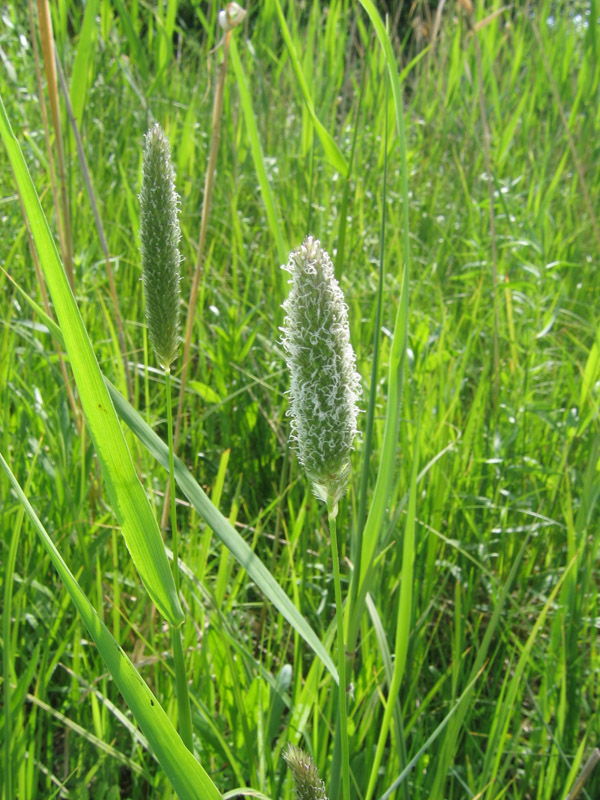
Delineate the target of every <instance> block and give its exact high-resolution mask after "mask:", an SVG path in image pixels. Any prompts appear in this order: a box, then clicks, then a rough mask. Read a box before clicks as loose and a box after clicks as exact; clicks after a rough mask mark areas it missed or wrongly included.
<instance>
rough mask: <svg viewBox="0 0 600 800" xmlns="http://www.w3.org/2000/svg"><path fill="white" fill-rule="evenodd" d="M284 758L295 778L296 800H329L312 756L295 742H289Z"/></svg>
mask: <svg viewBox="0 0 600 800" xmlns="http://www.w3.org/2000/svg"><path fill="white" fill-rule="evenodd" d="M283 757H284V759H285V760H286V762H287V765H288V767H289V768H290V772H291V773H292V777H293V779H294V789H295V794H296V800H327V794H326V791H325V784H324V783H323V781H322V780H321V779H320V778H319V773H318V771H317V767H316V765H315V762H314V761H313V760H312V758H311V757H310V756H309V755H308V753H305V752H304V750H301V749H300V748H299V747H296V746H295V745H293V744H288V746H287V748H286V750H285V753H284V754H283Z"/></svg>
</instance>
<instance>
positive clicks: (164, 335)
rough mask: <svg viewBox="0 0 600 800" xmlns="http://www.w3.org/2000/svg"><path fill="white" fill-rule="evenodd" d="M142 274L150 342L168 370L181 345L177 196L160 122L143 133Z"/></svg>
mask: <svg viewBox="0 0 600 800" xmlns="http://www.w3.org/2000/svg"><path fill="white" fill-rule="evenodd" d="M140 211H141V223H140V240H141V243H142V278H143V281H144V293H145V295H146V321H147V323H148V334H149V336H150V342H151V344H152V347H153V348H154V352H155V353H156V357H157V359H158V361H159V363H160V365H161V366H162V367H163V368H164V369H169V368H170V366H171V364H172V363H173V361H174V360H175V358H176V356H177V350H178V347H179V298H180V295H179V280H180V276H179V264H180V262H181V255H180V253H179V239H180V238H181V231H180V228H179V218H178V215H179V195H178V194H177V192H176V191H175V173H174V171H173V166H172V164H171V151H170V148H169V141H168V139H167V137H166V136H165V134H164V133H163V132H162V129H161V127H160V125H158V124H157V125H154V126H153V127H152V128H150V130H149V131H148V133H147V134H146V145H145V147H144V160H143V165H142V191H141V192H140Z"/></svg>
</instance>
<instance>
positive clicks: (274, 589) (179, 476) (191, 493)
mask: <svg viewBox="0 0 600 800" xmlns="http://www.w3.org/2000/svg"><path fill="white" fill-rule="evenodd" d="M107 385H108V387H109V389H110V393H111V396H112V399H113V402H114V404H115V408H116V409H117V413H118V414H119V416H120V417H121V419H122V420H123V421H124V422H125V423H126V424H127V425H128V426H129V428H131V430H132V431H133V433H135V435H136V436H137V437H138V438H139V440H140V441H141V442H142V444H143V445H144V446H145V447H146V448H147V449H148V450H149V451H150V453H152V455H153V456H154V457H155V458H156V460H157V461H158V462H159V463H161V464H162V465H163V466H164V467H165V468H166V467H168V464H169V450H168V447H167V445H166V444H165V443H164V442H163V441H162V440H161V439H160V437H159V436H157V434H156V433H155V432H154V431H153V430H152V428H150V427H149V426H148V425H147V424H146V422H145V421H144V420H143V419H142V417H141V416H140V415H139V414H138V412H137V411H136V410H135V409H134V408H133V406H131V405H130V404H129V403H128V402H127V400H125V398H124V397H123V395H121V394H120V392H119V391H118V390H117V389H116V388H115V387H114V386H112V385H111V384H110V383H109V382H108V381H107ZM175 480H176V481H177V483H178V485H179V488H180V489H181V491H182V492H183V493H184V494H185V496H186V497H187V499H188V500H189V501H190V503H191V504H192V505H193V506H194V508H195V509H196V511H197V512H198V513H199V514H200V516H201V517H202V518H203V519H204V521H205V522H206V523H207V524H208V525H209V526H210V527H211V528H212V530H213V531H214V533H215V535H216V536H217V537H218V538H219V539H220V540H221V541H222V542H223V544H224V545H225V547H226V548H227V549H228V550H229V552H230V553H231V555H232V556H233V557H234V558H235V559H236V560H237V561H238V563H239V564H240V565H241V566H242V567H243V568H244V569H245V570H246V572H247V573H248V575H249V576H250V577H251V578H252V580H253V581H254V583H255V584H256V586H257V587H258V588H259V589H260V591H261V592H262V593H263V594H264V595H265V597H267V598H268V599H269V600H270V601H271V602H272V603H273V605H274V606H275V608H276V609H277V610H278V611H279V613H280V614H281V615H282V616H283V617H284V618H285V619H286V620H287V621H288V622H289V623H290V625H291V626H292V627H293V628H294V630H295V631H297V632H298V634H299V635H300V636H301V637H302V638H303V639H304V641H305V642H306V643H307V644H308V646H309V647H310V648H311V650H313V652H314V653H315V654H316V655H317V656H318V657H319V658H320V659H321V661H322V662H323V664H324V665H325V666H326V667H327V669H328V670H329V672H330V673H331V675H332V676H333V678H334V679H335V681H336V682H337V680H338V673H337V669H336V668H335V665H334V663H333V661H332V660H331V657H330V655H329V653H328V652H327V650H326V649H325V648H324V647H323V645H322V644H321V642H320V640H319V638H318V637H317V635H316V634H315V632H314V631H313V629H312V628H311V627H310V625H309V624H308V622H307V621H306V620H305V619H304V617H303V616H302V614H300V612H299V611H298V609H297V608H296V606H295V605H294V604H293V603H292V601H291V600H290V599H289V597H288V596H287V595H286V594H285V592H284V591H283V589H282V588H281V586H280V585H279V584H278V583H277V581H276V580H275V578H274V577H273V576H272V575H271V573H270V572H269V570H268V569H267V568H266V567H265V565H264V564H263V563H262V561H261V560H260V558H258V556H257V555H256V554H255V553H254V552H253V551H252V550H251V549H250V547H249V546H248V545H247V544H246V542H245V541H244V540H243V539H242V537H241V536H240V535H239V534H238V533H237V531H236V530H235V529H234V528H233V527H232V525H231V524H230V523H229V521H228V520H227V519H226V518H225V517H224V516H223V514H221V512H220V511H219V509H218V508H216V506H214V505H213V503H212V502H211V501H210V499H209V497H208V496H207V495H206V494H205V493H204V492H203V491H202V489H201V488H200V486H199V485H198V484H197V483H196V481H195V480H194V478H193V477H192V475H191V473H190V472H189V471H188V469H187V468H186V466H185V464H184V463H183V462H182V461H181V460H180V459H178V458H176V459H175Z"/></svg>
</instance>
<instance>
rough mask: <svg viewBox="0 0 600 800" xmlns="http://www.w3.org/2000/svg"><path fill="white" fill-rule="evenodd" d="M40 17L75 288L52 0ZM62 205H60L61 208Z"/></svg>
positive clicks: (67, 257) (43, 1) (43, 3)
mask: <svg viewBox="0 0 600 800" xmlns="http://www.w3.org/2000/svg"><path fill="white" fill-rule="evenodd" d="M38 18H39V23H40V37H41V40H42V52H43V54H44V65H45V67H46V80H47V81H48V96H49V98H50V112H51V114H52V124H53V126H54V135H55V136H56V154H57V157H58V180H59V186H60V202H59V203H57V204H56V208H57V219H58V231H59V238H60V243H61V255H62V259H63V264H64V266H65V272H66V274H67V278H68V280H69V284H70V285H71V290H72V291H75V275H74V273H73V245H72V241H71V215H70V213H69V202H68V198H67V177H66V174H67V173H66V168H65V156H64V149H63V141H62V132H61V124H60V113H59V107H58V86H57V81H56V64H55V61H54V36H53V34H52V17H51V15H50V6H49V4H48V0H38ZM48 153H50V149H48ZM58 209H60V212H59V211H58Z"/></svg>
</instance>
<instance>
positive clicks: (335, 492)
mask: <svg viewBox="0 0 600 800" xmlns="http://www.w3.org/2000/svg"><path fill="white" fill-rule="evenodd" d="M284 269H286V270H287V271H288V272H290V273H291V275H292V280H291V281H290V283H291V284H292V289H291V291H290V294H289V296H288V298H287V300H286V301H285V302H284V304H283V309H284V311H285V312H286V317H285V319H284V324H283V328H282V331H283V334H284V336H283V340H282V343H283V347H284V349H285V352H286V354H287V363H288V368H289V371H290V410H289V412H288V413H289V414H290V415H291V417H292V434H291V437H290V438H291V440H292V441H294V442H295V449H296V451H297V453H298V459H299V461H300V463H301V464H303V466H304V468H305V470H306V473H307V475H308V477H309V479H310V480H311V481H312V484H313V487H314V490H315V493H316V494H317V496H318V497H320V498H321V499H322V500H325V501H327V500H328V499H329V500H330V501H332V503H333V506H334V507H335V506H336V505H337V502H338V500H339V498H340V497H341V496H342V495H343V493H344V491H345V490H346V486H347V483H348V474H349V471H350V452H351V450H352V448H353V442H354V438H355V436H356V432H357V431H356V417H357V414H358V408H357V405H356V400H357V398H358V396H359V394H360V378H359V375H358V373H357V372H356V369H355V364H356V356H355V355H354V351H353V349H352V345H351V344H350V329H349V326H348V309H347V306H346V303H345V302H344V295H343V294H342V290H341V289H340V287H339V284H338V282H337V280H336V279H335V275H334V271H333V264H332V262H331V259H330V257H329V255H328V254H327V252H326V251H325V250H324V249H323V248H322V247H321V243H320V242H319V241H318V239H314V238H313V237H312V236H308V237H307V238H306V239H305V240H304V242H303V243H302V245H301V246H300V247H299V248H298V249H297V250H294V251H293V252H292V253H290V257H289V260H288V263H287V266H286V267H284Z"/></svg>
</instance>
